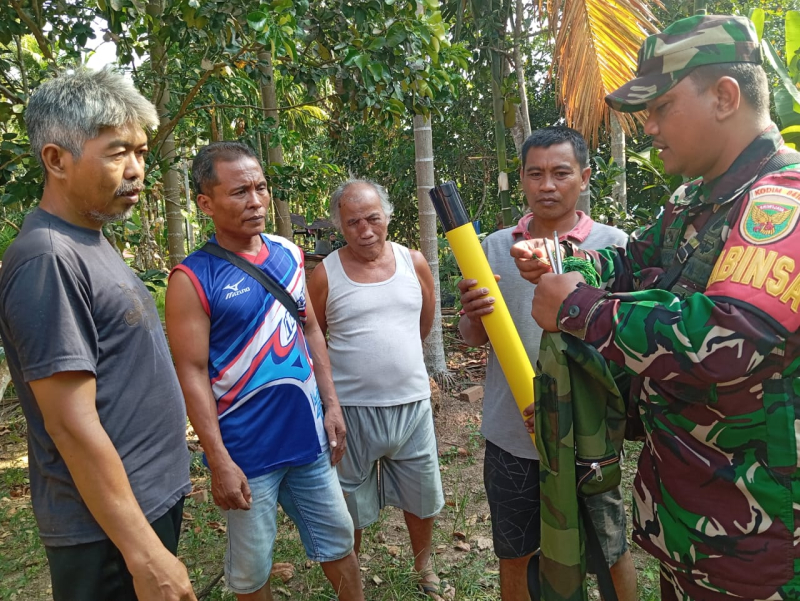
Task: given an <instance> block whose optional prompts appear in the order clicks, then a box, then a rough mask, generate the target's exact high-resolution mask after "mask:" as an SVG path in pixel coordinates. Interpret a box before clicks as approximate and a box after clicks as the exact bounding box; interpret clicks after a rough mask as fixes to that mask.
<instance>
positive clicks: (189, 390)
mask: <svg viewBox="0 0 800 601" xmlns="http://www.w3.org/2000/svg"><path fill="white" fill-rule="evenodd" d="M190 371H192V370H190V369H186V368H181V367H178V379H179V380H180V383H181V390H182V391H183V397H184V398H185V399H186V413H187V414H188V416H189V421H190V422H191V423H192V428H193V429H194V431H195V434H197V437H198V438H199V439H200V445H201V446H202V447H203V452H204V453H205V454H206V459H207V460H208V465H209V467H210V468H211V471H214V465H215V464H217V463H219V462H225V461H228V460H230V455H229V454H228V450H227V449H226V448H225V444H224V443H223V441H222V433H221V432H220V429H219V416H218V415H217V403H216V400H215V399H214V393H213V392H212V391H211V385H210V383H209V381H208V371H206V370H205V368H201V369H200V370H193V371H194V372H195V373H188V372H190Z"/></svg>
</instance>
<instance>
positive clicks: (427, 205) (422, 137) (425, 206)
mask: <svg viewBox="0 0 800 601" xmlns="http://www.w3.org/2000/svg"><path fill="white" fill-rule="evenodd" d="M414 156H415V159H414V165H415V168H416V174H417V201H418V202H419V239H420V248H421V250H422V254H423V255H424V256H425V259H426V260H427V261H428V265H429V266H430V268H431V273H433V288H434V291H435V295H436V304H435V309H434V315H433V326H432V327H431V332H430V334H428V337H427V338H426V339H425V341H424V343H423V345H422V348H423V350H424V352H425V366H426V367H427V368H428V374H430V375H431V376H433V377H434V378H436V379H437V380H439V379H441V378H440V376H441V375H442V374H446V373H447V362H446V361H445V358H444V340H443V338H442V310H441V300H440V299H441V291H440V287H439V241H438V238H437V236H436V211H434V209H433V203H432V202H431V197H430V195H429V192H430V190H431V188H433V186H434V184H435V179H434V174H433V136H432V132H431V119H430V117H425V116H424V115H414Z"/></svg>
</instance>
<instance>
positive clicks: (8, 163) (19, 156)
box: [0, 152, 31, 171]
mask: <svg viewBox="0 0 800 601" xmlns="http://www.w3.org/2000/svg"><path fill="white" fill-rule="evenodd" d="M29 156H31V153H30V152H23V153H22V154H18V155H17V156H15V157H14V158H13V159H9V160H8V161H6V162H5V163H3V164H2V165H0V171H2V170H3V169H5V168H6V167H8V166H9V165H10V164H11V163H16V162H17V161H18V160H20V159H24V158H25V157H29Z"/></svg>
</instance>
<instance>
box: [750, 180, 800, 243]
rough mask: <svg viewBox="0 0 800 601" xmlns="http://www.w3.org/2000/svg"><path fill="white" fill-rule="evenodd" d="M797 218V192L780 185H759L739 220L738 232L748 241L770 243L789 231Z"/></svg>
mask: <svg viewBox="0 0 800 601" xmlns="http://www.w3.org/2000/svg"><path fill="white" fill-rule="evenodd" d="M798 217H800V192H798V191H797V190H792V189H791V188H783V187H781V186H761V187H759V188H754V189H753V190H751V192H750V199H749V200H748V202H747V206H746V207H745V211H744V214H743V215H742V219H741V220H740V221H739V233H740V234H741V236H742V238H743V239H744V240H746V241H747V242H749V243H750V244H772V243H775V242H778V241H780V240H782V239H783V238H785V237H786V236H788V235H789V234H791V233H792V231H793V230H794V228H795V226H796V225H797V220H798Z"/></svg>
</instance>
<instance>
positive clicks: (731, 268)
mask: <svg viewBox="0 0 800 601" xmlns="http://www.w3.org/2000/svg"><path fill="white" fill-rule="evenodd" d="M786 175H788V174H775V176H773V177H771V178H767V179H766V180H762V182H759V186H758V187H757V188H755V189H753V190H751V191H750V192H749V195H748V198H747V199H746V201H745V202H744V204H743V208H742V210H741V211H740V212H739V216H738V218H737V219H736V221H735V222H734V223H732V224H731V227H730V232H729V236H728V239H727V241H726V242H725V245H724V246H723V249H722V253H721V254H720V256H719V259H718V260H717V262H716V264H715V267H714V270H713V272H712V274H711V277H710V279H709V283H708V287H707V289H706V292H705V294H700V293H695V294H691V295H689V296H688V297H686V298H685V299H681V298H680V297H678V296H676V295H675V294H672V293H671V292H667V291H664V290H639V291H632V292H627V293H623V292H618V293H613V292H608V291H603V290H598V289H595V288H591V287H589V286H584V285H582V286H580V287H579V288H578V289H577V290H575V291H574V292H573V293H572V294H571V295H570V296H569V297H568V298H567V299H566V300H565V301H564V304H563V306H562V308H561V312H560V315H559V327H560V328H561V329H562V330H563V331H565V332H569V333H571V334H573V335H575V336H577V337H579V338H581V339H583V340H585V341H586V342H588V343H590V344H592V345H593V346H595V347H596V348H598V349H599V350H600V352H601V353H602V354H603V356H604V357H605V358H606V359H608V360H611V361H613V362H615V363H617V364H619V365H621V366H624V367H625V368H626V369H627V370H628V371H630V372H632V373H636V374H640V375H643V376H646V377H650V378H653V379H656V380H667V379H668V380H673V381H676V382H683V383H690V384H700V383H704V384H708V383H719V382H727V381H730V380H731V374H738V375H739V376H747V375H748V374H750V373H751V372H752V371H754V370H755V369H756V368H757V367H758V366H759V364H760V363H761V362H762V361H763V359H764V358H765V357H767V356H768V355H769V354H770V353H771V352H772V351H773V350H774V349H776V347H777V348H779V349H782V348H784V346H785V343H786V339H787V337H788V336H789V335H790V334H791V333H793V332H795V331H796V330H797V329H798V327H799V326H800V314H799V313H798V309H800V244H798V240H797V237H796V236H793V235H791V234H792V232H793V230H794V228H795V226H796V224H797V220H798V217H799V216H800V192H798V190H797V189H796V188H800V185H795V186H792V187H789V186H786V185H785V184H786V183H787V182H786ZM769 180H772V182H773V183H771V182H770V181H769ZM781 182H782V183H783V184H784V185H777V183H781ZM798 183H800V182H798ZM787 213H791V214H790V215H787ZM770 219H772V221H770ZM781 220H782V221H781ZM778 221H780V223H778ZM660 222H661V220H659V223H660ZM601 265H602V263H601ZM619 289H620V287H619V286H617V285H616V283H615V285H614V286H613V287H612V288H611V290H612V291H613V290H619ZM632 289H633V286H631V287H630V288H629V289H628V290H632Z"/></svg>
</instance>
